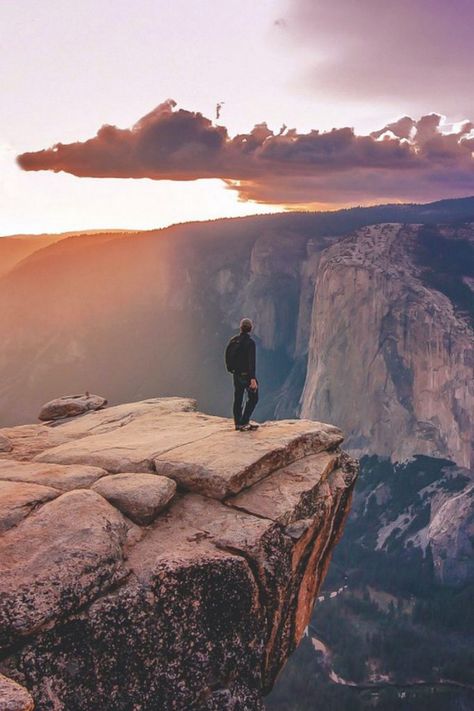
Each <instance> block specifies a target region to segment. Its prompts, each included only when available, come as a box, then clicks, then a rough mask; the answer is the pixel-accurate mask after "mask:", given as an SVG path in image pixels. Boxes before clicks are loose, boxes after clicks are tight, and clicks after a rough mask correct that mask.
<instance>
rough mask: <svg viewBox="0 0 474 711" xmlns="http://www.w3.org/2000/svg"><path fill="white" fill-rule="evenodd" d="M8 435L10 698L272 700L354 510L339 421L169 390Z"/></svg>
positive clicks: (3, 660)
mask: <svg viewBox="0 0 474 711" xmlns="http://www.w3.org/2000/svg"><path fill="white" fill-rule="evenodd" d="M9 437H10V438H11V441H12V450H11V451H10V452H4V453H3V454H2V455H1V456H0V484H1V485H5V490H4V491H3V492H2V490H1V489H0V511H5V512H6V511H7V510H8V509H9V510H10V511H12V512H13V513H12V514H11V515H10V518H9V517H8V515H7V516H5V515H3V514H2V516H3V518H2V520H6V521H7V522H8V525H7V526H6V527H5V530H4V533H3V535H2V537H1V539H0V629H1V633H0V671H1V672H2V673H3V675H4V677H1V678H0V708H2V709H3V708H8V709H10V708H11V709H12V711H27V710H28V709H31V708H32V705H31V697H32V698H33V699H34V701H35V704H36V708H37V709H41V711H49V710H52V711H66V710H67V711H84V710H85V709H87V711H94V710H95V709H104V710H106V711H119V710H120V711H126V710H130V711H131V710H132V709H136V710H137V711H138V710H139V709H141V710H142V711H147V710H148V711H154V710H155V709H158V708H159V709H163V711H166V710H167V709H195V710H196V711H198V710H202V711H206V710H207V711H211V709H212V710H216V711H217V709H219V711H221V710H222V711H224V710H225V709H233V710H234V711H239V710H242V711H244V709H245V710H247V711H251V710H253V709H255V710H257V709H263V705H262V695H263V694H264V693H266V692H267V691H268V690H269V689H270V688H271V686H272V684H273V682H274V680H275V677H276V675H277V673H278V671H279V670H280V669H281V667H282V666H283V664H284V663H285V661H286V659H287V658H288V656H289V655H290V654H291V652H292V651H293V649H294V648H295V646H296V644H297V643H298V641H299V639H300V638H301V636H302V634H303V631H304V629H305V627H306V625H307V623H308V620H309V617H310V614H311V611H312V608H313V605H314V601H315V599H316V596H317V591H318V588H319V586H320V584H321V581H322V579H323V577H324V575H325V572H326V569H327V566H328V564H329V559H330V555H331V551H332V549H333V547H334V545H335V543H336V542H337V540H338V538H339V536H340V535H341V532H342V528H343V525H344V520H345V517H346V515H347V513H348V510H349V506H350V500H351V492H352V488H353V485H354V481H355V477H356V473H357V468H356V463H355V462H354V460H351V459H350V458H349V457H348V456H347V455H345V454H344V453H343V452H341V451H340V449H339V445H340V444H341V442H342V434H341V432H340V430H338V429H337V428H336V427H334V426H332V425H325V424H322V423H317V422H313V421H309V420H300V421H295V420H289V421H279V422H268V423H265V424H264V425H262V426H261V427H260V429H259V430H257V431H255V432H238V431H235V429H234V427H233V423H232V422H231V421H230V420H227V419H225V418H217V417H211V416H209V415H205V414H203V413H199V412H196V411H195V409H194V403H193V401H192V400H188V399H185V398H163V399H155V400H147V401H143V402H139V403H132V404H130V405H120V406H117V407H115V408H109V409H105V410H99V411H97V412H90V413H88V414H87V415H85V416H82V417H78V418H76V419H74V418H73V419H71V420H68V421H61V422H60V423H54V424H40V425H31V426H25V427H18V428H10V429H9ZM2 496H3V498H2ZM15 497H16V498H15ZM2 502H3V503H2ZM29 694H30V695H31V697H30V696H29ZM10 699H14V702H13V701H10ZM10 703H16V704H17V705H16V706H15V705H12V706H8V705H7V704H10ZM21 704H23V706H22V705H21Z"/></svg>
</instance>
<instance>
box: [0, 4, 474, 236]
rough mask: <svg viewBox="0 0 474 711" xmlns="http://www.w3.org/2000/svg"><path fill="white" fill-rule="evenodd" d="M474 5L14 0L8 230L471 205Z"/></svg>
mask: <svg viewBox="0 0 474 711" xmlns="http://www.w3.org/2000/svg"><path fill="white" fill-rule="evenodd" d="M473 22H474V2H472V0H450V2H449V3H447V2H445V0H443V1H441V0H397V2H396V3H393V2H388V1H387V2H386V1H385V0H330V1H329V0H259V2H255V0H239V1H238V2H237V1H236V0H202V2H200V3H197V2H195V0H173V2H169V1H168V0H134V1H133V2H132V1H131V0H93V1H92V0H81V2H80V3H78V2H76V1H75V0H2V2H1V3H0V40H1V46H2V58H1V60H0V86H1V87H2V99H3V100H2V111H1V113H0V235H6V234H15V233H40V232H60V231H67V230H81V229H101V228H102V229H105V228H115V229H116V228H127V229H151V228H154V227H161V226H165V225H168V224H171V223H174V222H184V221H189V220H195V219H199V220H202V219H213V218H216V217H224V216H237V215H245V214H254V213H257V212H271V211H280V210H283V209H301V208H303V209H337V208H339V207H346V206H352V205H358V204H374V203H380V202H404V201H409V202H426V201H429V200H435V199H439V198H444V197H457V196H467V195H473V194H474V158H473V151H474V130H473V125H472V124H471V123H470V121H471V120H473V121H474V93H473V92H472V90H471V85H472V66H473V60H474V43H472V41H471V28H472V26H473Z"/></svg>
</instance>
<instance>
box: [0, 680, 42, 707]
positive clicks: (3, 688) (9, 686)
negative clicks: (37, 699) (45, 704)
mask: <svg viewBox="0 0 474 711" xmlns="http://www.w3.org/2000/svg"><path fill="white" fill-rule="evenodd" d="M0 703H1V706H0V708H1V710H2V711H33V709H34V703H33V699H32V697H31V696H30V694H29V693H28V692H27V690H26V689H25V688H24V687H23V686H20V684H17V683H16V681H13V679H8V678H7V677H6V676H3V674H0Z"/></svg>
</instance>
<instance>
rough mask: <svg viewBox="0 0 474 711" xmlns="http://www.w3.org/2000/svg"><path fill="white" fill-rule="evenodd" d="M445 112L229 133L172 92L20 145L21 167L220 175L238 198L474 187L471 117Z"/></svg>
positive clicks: (432, 193)
mask: <svg viewBox="0 0 474 711" xmlns="http://www.w3.org/2000/svg"><path fill="white" fill-rule="evenodd" d="M442 128H443V118H442V116H440V115H439V114H428V115H426V116H422V117H421V118H420V119H419V120H415V119H413V118H411V117H409V116H404V117H402V118H400V119H398V120H397V121H395V122H393V123H391V124H389V125H387V126H384V127H382V128H381V129H380V130H378V131H374V132H372V133H371V134H370V135H356V134H355V133H354V131H353V129H352V128H349V127H343V128H334V129H332V130H331V131H326V132H320V131H318V130H316V129H315V130H312V131H310V132H309V133H298V131H296V129H287V128H283V129H282V130H280V131H279V132H278V133H274V132H273V131H271V130H270V129H269V128H268V126H267V124H266V123H262V124H258V125H257V126H255V127H254V128H253V129H252V130H251V131H250V132H249V133H244V134H239V135H236V136H234V137H230V136H229V134H228V131H227V129H226V128H225V127H224V126H217V125H215V124H213V123H212V121H211V120H209V119H208V118H206V117H204V116H202V114H200V113H198V112H193V111H187V110H184V109H177V108H176V102H175V101H173V100H171V99H170V100H168V101H166V102H164V103H162V104H160V105H159V106H157V107H156V108H155V109H154V110H153V111H151V112H150V113H148V114H147V115H146V116H144V117H143V118H141V119H140V120H139V121H137V123H135V124H134V125H133V126H132V127H131V128H130V129H121V128H117V127H116V126H112V125H104V126H102V127H101V128H100V129H99V131H98V132H97V135H96V136H94V137H93V138H90V139H89V140H87V141H84V142H76V143H69V144H63V143H57V144H55V145H54V146H53V147H51V148H47V149H44V150H40V151H33V152H28V153H22V154H21V155H19V156H18V157H17V162H18V164H19V165H20V167H21V168H23V169H24V170H52V171H55V172H60V171H64V172H66V173H71V174H73V175H76V176H80V177H94V178H150V179H152V180H181V181H184V180H197V179H202V178H220V179H221V180H223V181H225V182H226V184H227V186H228V187H229V188H230V189H232V190H236V191H238V193H239V196H240V197H241V198H242V199H244V200H253V201H256V202H259V203H267V204H282V205H288V206H308V207H310V206H313V207H318V206H322V205H324V206H330V205H334V206H339V205H348V204H354V203H358V204H368V203H374V202H381V201H387V200H433V199H438V198H442V197H453V196H463V195H470V194H473V193H474V124H472V123H471V122H468V121H466V122H464V123H462V124H460V125H459V126H458V127H457V128H456V129H455V130H452V131H451V132H450V133H445V132H443V130H442Z"/></svg>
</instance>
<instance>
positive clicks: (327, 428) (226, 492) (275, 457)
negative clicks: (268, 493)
mask: <svg viewBox="0 0 474 711" xmlns="http://www.w3.org/2000/svg"><path fill="white" fill-rule="evenodd" d="M342 440H343V435H342V432H341V431H340V430H339V429H338V428H337V427H333V426H332V425H326V424H323V423H321V422H314V421H311V420H281V421H279V422H268V423H266V424H264V425H262V426H261V427H259V429H258V430H256V431H254V432H238V431H235V430H234V429H231V428H229V427H227V428H226V429H223V430H222V431H219V432H216V433H213V434H210V435H209V436H208V437H206V438H200V439H197V440H195V441H193V442H190V443H188V444H184V445H182V446H176V447H174V448H172V449H170V450H169V451H168V452H165V453H163V454H160V455H159V456H158V457H156V459H155V460H154V461H155V467H156V471H157V472H158V473H159V474H163V475H165V476H169V477H170V478H172V479H175V480H176V481H177V482H178V484H179V485H180V486H182V487H183V488H185V489H190V490H191V491H194V492H197V493H200V494H203V495H205V496H210V497H212V498H215V499H223V498H225V497H226V496H230V495H232V494H236V493H238V492H239V491H241V490H242V489H243V488H245V487H248V486H252V485H253V484H255V482H257V481H259V480H260V479H263V477H265V476H267V475H268V474H270V473H271V472H272V471H275V470H276V469H281V468H282V467H285V466H287V465H288V464H290V463H291V462H293V461H295V460H298V459H301V458H302V457H305V456H307V455H309V454H315V453H317V452H320V451H322V450H326V449H333V448H335V447H336V446H337V445H338V444H340V443H341V442H342Z"/></svg>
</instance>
